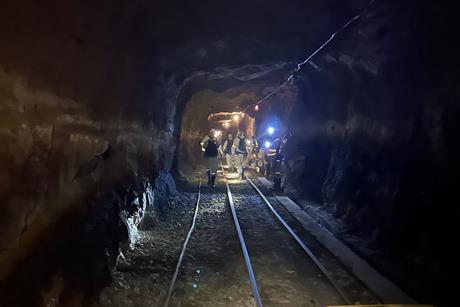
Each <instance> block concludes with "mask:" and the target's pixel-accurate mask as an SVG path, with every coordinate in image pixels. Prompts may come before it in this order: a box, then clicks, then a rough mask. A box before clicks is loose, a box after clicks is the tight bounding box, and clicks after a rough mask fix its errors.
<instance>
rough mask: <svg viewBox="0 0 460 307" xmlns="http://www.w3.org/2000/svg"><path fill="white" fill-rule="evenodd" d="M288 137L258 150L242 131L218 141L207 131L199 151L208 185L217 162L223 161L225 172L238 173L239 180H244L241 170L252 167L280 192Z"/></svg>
mask: <svg viewBox="0 0 460 307" xmlns="http://www.w3.org/2000/svg"><path fill="white" fill-rule="evenodd" d="M289 136H290V134H286V135H284V136H283V137H282V138H279V139H276V140H274V141H273V142H272V143H270V146H265V147H263V148H262V147H259V144H258V141H257V138H256V137H254V136H253V137H251V138H250V139H247V138H246V136H245V133H244V131H241V130H240V131H238V133H237V135H236V137H235V138H233V135H232V133H228V134H227V137H226V138H225V139H224V140H222V142H219V140H218V139H217V137H216V134H215V131H214V130H211V131H210V132H209V135H207V136H206V137H204V138H203V140H202V141H201V148H202V151H203V152H204V158H205V161H206V172H207V175H208V185H209V186H210V187H215V180H216V173H217V169H218V167H219V160H220V158H221V160H223V161H225V163H226V165H227V167H228V170H229V171H230V172H231V171H236V172H238V175H239V178H240V179H241V180H244V179H245V175H244V172H245V169H246V167H247V166H252V167H253V168H254V169H256V171H257V172H260V173H262V174H263V175H265V176H266V177H268V178H273V181H274V187H275V189H277V190H281V189H282V185H283V181H284V179H285V173H286V172H285V168H286V159H285V158H286V157H285V156H286V153H285V148H286V146H285V145H286V143H287V140H288V138H289Z"/></svg>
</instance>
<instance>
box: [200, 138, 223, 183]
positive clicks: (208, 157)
mask: <svg viewBox="0 0 460 307" xmlns="http://www.w3.org/2000/svg"><path fill="white" fill-rule="evenodd" d="M200 145H201V150H202V151H203V152H204V154H203V157H204V159H205V161H206V173H207V175H208V186H209V187H215V186H216V185H215V181H216V173H217V168H218V156H219V151H218V148H219V146H218V144H217V139H216V137H215V134H214V131H213V130H211V131H210V132H209V134H208V135H207V136H205V137H204V138H203V140H202V141H201V143H200Z"/></svg>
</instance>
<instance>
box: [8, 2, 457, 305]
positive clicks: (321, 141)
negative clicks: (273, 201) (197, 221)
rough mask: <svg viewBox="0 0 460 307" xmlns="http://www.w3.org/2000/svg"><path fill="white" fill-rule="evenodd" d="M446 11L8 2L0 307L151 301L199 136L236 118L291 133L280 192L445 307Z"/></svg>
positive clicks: (393, 276) (179, 236)
mask: <svg viewBox="0 0 460 307" xmlns="http://www.w3.org/2000/svg"><path fill="white" fill-rule="evenodd" d="M369 4H370V5H369ZM368 5H369V6H368ZM366 7H367V9H366V10H365V11H363V9H364V8H366ZM357 14H358V15H357ZM353 16H359V18H357V19H356V20H353V22H351V23H350V24H348V25H347V27H346V28H344V29H343V31H340V32H339V33H337V35H335V36H334V37H333V39H332V40H331V41H330V43H328V44H327V45H325V46H324V48H322V49H321V50H319V51H318V53H316V54H315V55H314V57H312V58H311V60H309V61H307V62H306V63H304V64H303V65H302V66H301V69H296V68H297V67H298V66H297V63H299V62H302V61H303V60H304V59H305V58H306V57H307V56H308V55H310V54H312V52H314V51H315V50H318V48H319V47H320V46H321V45H322V44H323V43H324V42H326V41H327V40H328V38H329V37H330V36H331V34H332V33H334V32H335V31H337V30H338V29H341V27H342V25H344V24H345V23H346V22H347V21H348V20H350V18H352V17H353ZM456 17H457V16H456V11H455V9H454V4H450V3H438V2H435V1H430V0H424V1H415V0H408V1H388V0H375V1H371V2H370V3H369V1H367V0H353V1H348V2H344V1H339V0H327V1H319V0H309V1H302V0H292V1H285V2H283V3H281V2H278V1H261V0H252V1H232V2H222V1H201V2H200V1H198V2H197V1H195V2H192V1H180V0H177V1H176V0H174V1H144V0H135V1H124V0H116V1H83V0H72V1H64V2H63V1H55V0H44V1H40V2H39V3H38V2H34V1H29V0H19V1H14V2H13V1H10V2H8V3H3V4H2V9H1V10H0V116H1V117H0V118H1V120H0V144H1V145H0V196H1V199H2V204H1V205H0V208H1V212H2V214H1V215H0V216H1V217H0V306H13V307H14V306H121V305H123V306H147V305H149V306H150V305H151V306H157V305H158V306H159V305H162V303H163V300H164V296H165V295H166V293H167V287H168V285H169V279H168V278H170V276H171V275H172V272H173V271H174V265H175V262H176V261H177V258H178V254H177V253H178V250H176V247H173V243H174V242H175V243H177V244H176V245H177V249H179V247H180V246H181V244H182V240H183V238H184V237H185V234H186V233H187V231H186V230H187V229H188V227H189V226H190V225H189V224H190V223H191V220H190V216H192V214H193V210H192V209H190V208H191V207H190V206H192V205H193V203H194V201H193V199H194V196H193V195H194V194H193V193H195V186H196V185H197V183H198V181H197V178H198V177H197V176H198V175H197V174H198V173H199V172H201V173H204V172H205V170H206V165H205V163H207V162H206V160H205V159H203V152H202V151H201V148H200V141H201V140H202V139H203V137H205V136H206V135H207V134H208V132H209V130H210V129H211V128H214V129H216V130H218V133H220V134H219V141H220V142H221V143H223V141H224V139H225V138H226V137H227V134H228V133H232V134H233V135H234V136H236V134H237V131H238V127H239V128H240V129H241V130H244V131H245V132H246V135H247V137H248V139H250V138H251V137H252V136H255V137H257V138H258V142H259V148H260V149H261V150H265V147H270V146H272V145H273V144H272V143H273V141H274V140H275V139H276V138H282V136H283V135H286V134H288V133H290V134H289V135H290V137H289V140H288V142H287V143H286V147H285V152H284V160H283V163H284V164H283V176H284V177H283V191H282V192H281V193H280V194H279V195H282V196H283V197H284V196H286V197H289V198H290V199H292V200H293V201H295V202H296V203H297V204H298V205H299V208H301V210H303V211H304V212H306V213H307V214H308V215H311V216H312V219H313V220H315V221H317V222H318V223H319V224H320V225H321V227H323V228H325V229H327V231H328V232H329V233H330V235H331V236H333V237H334V239H335V240H337V241H339V242H341V243H343V246H345V247H347V248H349V249H350V250H351V251H353V252H354V253H355V254H356V255H357V256H358V257H360V258H362V259H363V260H365V261H366V262H367V263H368V264H369V265H370V266H371V267H372V268H374V269H375V270H376V271H377V272H379V274H381V275H382V276H384V277H385V278H387V279H388V280H390V281H391V282H392V283H394V284H395V285H396V286H397V287H399V288H400V289H402V291H404V292H405V293H406V294H407V295H408V296H410V297H412V298H413V299H414V301H417V302H420V303H426V304H435V305H437V306H456V304H455V303H454V302H456V301H457V300H458V299H457V296H456V293H455V290H454V289H455V284H456V282H455V280H456V278H455V277H456V272H457V271H458V268H459V266H458V260H457V259H456V258H457V257H456V254H455V252H454V251H455V250H456V246H457V245H458V244H457V242H458V237H459V235H460V231H459V229H458V227H457V223H458V220H459V218H460V214H459V209H458V206H457V202H458V201H457V200H456V199H457V193H456V190H457V185H458V181H459V180H458V174H459V172H460V163H459V158H458V157H459V149H458V148H459V147H458V145H459V144H458V140H459V138H458V132H459V129H458V128H459V123H460V108H459V103H458V101H459V98H460V90H459V89H460V87H459V81H460V78H459V74H458V71H459V65H458V64H459V56H458V55H459V51H460V50H459V48H458V46H457V45H458V44H456V37H457V36H458V35H457V29H458V21H457V20H458V18H456ZM290 76H292V78H291V77H290ZM287 78H289V79H287ZM285 80H288V81H289V82H285ZM283 82H285V83H283ZM280 84H283V86H282V87H280V88H279V86H280ZM267 95H268V96H269V97H268V98H267V99H266V100H264V101H263V102H261V103H257V102H258V101H259V100H260V99H262V98H264V97H267ZM221 113H222V114H223V115H222V114H221ZM243 114H244V117H243V116H242V115H243ZM235 115H237V116H238V119H236V118H235ZM219 116H222V117H219ZM269 127H272V128H273V135H272V134H270V135H268V134H267V129H268V128H269ZM267 142H269V145H268V146H266V144H267ZM267 152H268V149H267ZM222 161H223V162H224V164H225V163H226V162H225V161H224V160H222ZM264 170H265V169H264V167H262V166H261V167H260V168H258V165H257V163H256V162H255V163H254V165H253V167H252V168H251V173H249V172H248V174H250V175H251V176H254V178H257V177H260V178H261V177H264V175H266V174H264ZM219 172H220V170H219ZM218 176H219V178H218V181H217V188H216V190H206V191H207V192H206V193H209V195H211V196H210V197H211V198H210V199H211V200H208V199H207V198H205V200H206V204H207V205H208V206H209V207H212V206H215V208H220V207H218V206H217V205H216V204H215V200H212V197H215V199H218V200H219V201H221V199H220V198H219V196H218V194H219V193H221V192H222V193H224V192H223V191H224V190H223V189H225V183H224V182H225V180H226V179H225V176H224V175H223V174H221V173H218ZM248 176H249V175H248ZM265 177H267V178H268V181H269V182H271V183H273V180H274V179H273V178H274V177H273V176H265ZM284 179H285V181H284ZM242 182H243V181H241V182H240V183H238V184H243V183H242ZM240 190H241V191H242V192H241V191H240V192H238V193H240V194H238V195H237V196H236V203H238V202H239V201H240V196H241V195H243V196H244V195H246V194H245V193H247V191H246V190H245V189H243V188H241V189H240ZM270 193H271V190H270ZM213 195H214V196H213ZM216 195H217V196H216ZM222 195H224V194H222ZM273 195H275V194H273ZM279 195H278V196H279ZM243 196H241V197H243ZM273 197H274V198H275V196H273ZM247 199H249V200H250V197H248V198H247ZM224 203H225V202H224ZM189 207H190V208H189ZM216 210H217V209H216ZM219 210H220V209H219ZM250 210H253V211H248V212H252V213H251V214H256V213H254V212H257V211H256V210H254V209H250ZM283 210H284V209H283ZM207 214H209V212H208V213H207ZM210 220H212V219H210ZM213 223H214V222H213ZM211 224H212V223H211ZM212 225H214V224H212ZM216 225H217V226H216ZM219 225H220V224H219V222H215V225H214V226H212V227H215V228H216V229H214V228H213V230H214V232H215V233H216V234H225V233H226V228H225V227H226V226H225V225H226V224H225V223H222V225H223V226H222V227H224V228H222V229H224V230H225V231H224V230H222V229H221V230H219V229H218V227H219ZM256 226H257V225H256ZM210 227H211V226H210ZM186 228H187V229H186ZM262 228H263V227H260V229H262ZM146 234H149V235H150V234H151V235H152V237H151V241H146V239H145V235H146ZM267 236H268V237H269V236H270V235H267ZM176 241H177V242H176ZM168 242H169V243H168ZM228 242H230V240H229V241H228ZM228 242H227V243H228ZM175 243H174V244H175ZM227 243H226V244H227ZM168 244H170V245H168ZM228 245H229V246H234V245H232V244H231V242H230V243H228ZM174 246H175V245H174ZM235 246H236V247H238V245H235ZM213 250H214V249H213ZM218 250H219V249H218ZM232 252H234V251H233V250H232ZM133 255H134V256H133ZM139 255H140V256H139ZM223 255H225V254H223ZM229 255H230V256H231V255H232V253H229ZM238 255H239V254H238ZM141 256H142V257H141ZM230 256H229V257H230ZM130 257H131V258H130ZM133 257H134V258H133ZM136 257H137V258H136ZM196 257H197V258H199V257H198V256H196ZM232 257H233V256H232ZM237 258H238V257H236V256H235V259H237ZM132 259H137V260H136V261H139V262H138V263H140V264H139V265H138V267H135V268H133V267H132V266H129V264H130V263H131V264H132V263H134V262H135V261H134V260H132ZM232 259H233V258H232ZM238 259H239V258H238ZM130 261H131V262H130ZM149 261H150V262H149ZM294 262H295V261H294ZM160 264H162V265H163V266H160ZM345 266H346V264H345ZM146 267H147V268H150V269H151V271H149V273H148V274H146V276H147V277H145V278H147V279H146V280H136V279H135V278H134V277H132V276H134V274H135V273H136V272H137V271H138V270H141V269H144V268H146ZM152 267H155V270H154V269H152ZM168 270H169V271H168ZM286 270H287V269H286ZM133 272H134V273H133ZM123 274H125V275H123ZM130 274H131V275H130ZM155 274H158V276H159V277H155V278H156V279H155V280H153V277H152V276H157V275H155ZM168 274H169V275H168ZM120 276H122V277H120ZM126 276H131V277H130V278H131V279H129V278H128V277H126ZM123 278H125V279H123ZM163 278H164V279H163ZM232 278H233V277H232ZM358 279H359V278H358ZM129 280H131V281H132V283H131V284H130V281H129ZM152 280H153V281H152ZM223 283H225V282H223ZM229 283H230V281H229ZM147 284H148V287H149V288H145V287H147ZM146 289H148V291H150V292H151V293H152V294H151V296H150V297H148V299H146V300H145V301H142V302H143V303H140V301H136V299H135V298H132V297H141V296H142V297H143V295H144V293H145V292H148V291H147V290H146ZM216 291H217V290H216ZM219 291H220V290H219ZM184 293H188V292H184ZM248 293H249V292H248ZM182 294H183V293H182ZM182 294H181V295H182ZM119 295H125V296H126V297H128V298H129V299H126V300H122V299H120V300H119V301H117V299H118V297H119ZM177 295H179V294H177ZM183 295H185V294H183ZM216 295H217V294H216ZM245 295H246V294H245ZM248 295H249V294H248ZM264 295H265V294H264ZM149 300H150V301H149ZM229 302H230V301H229ZM229 302H227V303H228V305H232V306H239V304H240V303H241V302H238V303H236V302H231V303H229ZM195 303H196V304H197V305H200V302H199V299H197V301H196V302H195ZM252 303H253V301H250V302H249V303H247V304H248V305H249V306H252V305H253V304H252ZM385 303H387V302H385ZM390 303H398V302H396V301H395V302H390ZM290 304H291V305H289V304H287V305H286V306H296V305H297V304H295V303H292V302H290ZM310 304H311V306H317V305H314V304H313V303H310ZM191 305H193V304H191ZM243 305H244V304H243ZM274 305H276V304H274ZM298 305H300V304H298ZM200 306H201V305H200ZM203 306H206V304H205V303H203Z"/></svg>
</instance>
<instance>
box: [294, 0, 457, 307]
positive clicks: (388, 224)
mask: <svg viewBox="0 0 460 307" xmlns="http://www.w3.org/2000/svg"><path fill="white" fill-rule="evenodd" d="M444 9H446V8H445V7H440V6H439V7H438V6H437V5H434V4H428V3H423V4H422V3H415V2H411V3H404V4H390V3H380V4H376V6H375V9H374V10H373V12H372V14H369V15H368V16H367V17H366V18H365V19H364V20H363V22H362V23H360V25H359V26H357V27H356V28H355V29H354V30H353V33H350V34H348V35H347V37H346V38H345V36H344V37H343V38H342V39H339V43H338V46H337V47H336V48H334V50H337V51H338V50H340V52H333V51H331V52H328V53H327V54H325V55H323V56H321V57H320V58H317V59H316V60H314V62H315V65H316V67H313V66H312V67H309V68H308V69H307V71H306V72H304V73H303V74H302V75H300V76H299V77H298V79H297V82H296V84H297V85H298V87H299V89H300V100H301V102H300V103H298V104H297V107H296V108H297V110H296V112H294V113H293V116H292V117H291V122H292V123H291V128H293V129H294V130H297V136H296V137H294V138H293V140H292V144H291V146H292V149H291V155H292V159H293V160H295V159H298V160H299V161H300V160H301V159H299V158H298V157H299V156H302V157H303V159H304V160H305V161H304V162H302V163H300V164H298V167H297V169H294V170H293V172H292V174H291V176H292V177H293V178H294V179H295V178H297V179H298V178H301V184H298V185H297V189H298V190H300V191H303V193H304V196H307V197H309V198H311V199H314V200H316V201H319V202H324V204H325V206H326V209H327V210H329V211H330V212H332V213H333V214H334V215H335V216H336V217H337V218H340V219H342V220H343V221H345V222H346V224H347V225H348V226H349V229H350V232H351V233H353V234H355V235H358V236H359V237H361V238H362V239H364V240H366V241H367V242H368V244H369V247H370V248H372V249H375V250H377V251H378V255H379V256H381V257H383V258H386V259H387V260H388V259H391V261H393V264H394V267H393V269H387V270H386V273H387V274H389V275H390V276H391V277H392V278H394V279H395V280H397V281H398V282H400V283H401V284H402V285H403V287H405V288H406V289H407V291H409V292H410V293H411V294H412V295H414V296H415V297H417V298H419V299H421V300H423V301H429V302H438V303H441V301H442V303H443V304H446V303H448V301H449V299H450V297H449V296H448V295H446V293H445V292H444V291H445V289H442V288H441V287H440V286H437V285H439V284H445V283H446V282H447V280H448V274H447V272H449V270H451V269H452V268H453V267H457V265H456V264H455V263H454V262H452V261H449V259H450V256H449V253H448V252H445V251H444V250H445V248H443V247H442V245H441V243H440V242H441V241H442V239H441V238H442V237H444V236H446V235H447V234H449V235H452V234H455V236H456V235H458V234H459V232H458V230H456V229H455V227H454V226H453V225H455V224H456V220H457V219H458V217H459V210H458V208H457V207H456V206H454V205H453V203H452V200H449V199H455V185H456V184H455V183H456V182H457V181H458V180H457V179H456V176H457V174H458V172H459V170H460V168H459V167H460V164H459V162H458V159H457V158H456V153H458V148H459V147H458V141H457V139H458V138H456V137H454V136H453V135H454V134H455V133H457V132H458V131H459V126H458V123H459V119H460V118H459V115H460V113H459V108H458V104H456V103H455V101H458V99H459V92H458V90H457V89H456V88H457V86H456V85H455V84H458V82H459V78H458V75H457V73H456V72H455V69H454V67H457V68H458V62H459V61H458V57H457V56H456V55H455V52H457V51H458V48H454V49H455V50H456V51H453V50H451V49H449V50H446V49H444V47H443V44H445V43H446V42H447V41H448V40H447V38H448V37H449V36H450V35H453V33H452V31H453V28H451V27H450V26H452V25H451V23H452V22H453V21H452V20H453V19H452V18H453V17H452V16H450V15H449V13H447V12H445V11H444ZM433 12H437V13H438V14H439V15H438V16H436V17H433V15H432V14H433ZM441 50H443V51H441ZM444 52H445V53H444ZM296 114H302V115H296ZM302 161H303V160H302ZM294 163H295V161H292V162H291V164H292V165H294ZM298 168H300V169H301V170H300V171H299V169H298ZM409 276H411V277H409ZM434 284H437V285H434ZM442 303H441V304H442Z"/></svg>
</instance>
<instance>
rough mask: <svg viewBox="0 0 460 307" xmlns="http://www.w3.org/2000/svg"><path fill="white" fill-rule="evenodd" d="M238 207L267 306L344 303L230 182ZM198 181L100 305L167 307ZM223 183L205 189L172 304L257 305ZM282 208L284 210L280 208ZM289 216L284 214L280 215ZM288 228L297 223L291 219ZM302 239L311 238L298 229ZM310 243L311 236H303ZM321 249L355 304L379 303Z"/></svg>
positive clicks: (183, 192) (253, 200) (153, 230)
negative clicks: (165, 303)
mask: <svg viewBox="0 0 460 307" xmlns="http://www.w3.org/2000/svg"><path fill="white" fill-rule="evenodd" d="M229 182H230V187H231V189H232V192H233V193H234V203H235V209H236V213H237V216H238V219H239V220H240V224H241V228H242V231H243V234H244V236H245V240H246V244H247V248H248V251H249V255H250V256H251V261H252V264H253V268H254V273H255V275H256V279H257V283H258V287H259V290H260V294H261V298H262V301H263V303H264V305H265V306H309V307H312V306H324V305H327V304H336V305H337V304H341V303H344V301H343V299H342V298H341V297H340V296H339V295H338V294H337V291H336V290H334V288H333V287H332V286H331V284H330V283H329V282H328V280H327V279H326V278H325V276H324V275H323V274H322V273H321V272H320V271H319V269H318V268H317V267H316V266H315V265H314V263H313V262H312V261H311V260H310V259H309V258H308V256H307V255H306V254H305V252H304V251H303V250H302V249H301V248H300V247H299V246H298V244H297V243H296V242H295V241H294V239H292V238H291V237H290V235H289V234H288V233H287V232H286V231H285V229H284V228H283V226H281V225H280V224H279V223H278V222H277V220H276V219H275V218H274V216H273V215H272V214H271V212H270V211H269V210H268V209H267V208H266V207H265V205H264V204H263V202H262V201H261V199H260V198H259V197H258V196H257V195H256V194H255V192H254V191H253V190H252V188H251V187H250V186H249V184H248V183H247V182H241V181H238V180H229ZM197 185H198V182H197V180H196V178H195V179H193V178H191V179H190V180H189V182H188V184H186V185H185V186H184V188H182V189H179V190H180V191H179V192H178V193H177V195H176V196H175V197H174V198H173V199H172V201H171V202H170V204H169V207H168V208H167V210H166V211H165V212H166V213H165V216H164V219H159V218H155V217H153V218H152V217H151V221H150V225H149V227H148V228H147V229H145V230H142V231H141V232H140V236H141V239H140V242H139V244H138V246H137V247H136V249H135V250H134V251H130V252H127V253H126V254H125V258H126V259H125V260H122V261H120V264H119V265H118V267H117V269H116V272H115V273H114V282H113V283H112V284H111V286H110V287H108V288H106V289H105V290H104V291H103V293H102V295H101V299H100V303H99V306H162V305H163V303H164V300H165V299H166V294H167V291H168V287H169V283H170V280H171V278H172V276H173V272H174V268H175V265H176V262H177V259H178V257H179V253H180V248H181V245H182V242H183V240H184V238H185V235H186V233H187V231H188V229H189V227H190V224H191V221H192V217H193V210H194V206H195V202H196V197H197V195H196V193H195V192H196V186H197ZM225 192H226V187H225V183H224V181H223V179H222V178H220V179H219V180H218V185H217V187H216V188H215V189H210V188H207V187H203V188H202V198H201V202H200V208H199V213H198V216H197V223H196V228H195V230H194V232H193V234H192V237H191V240H190V242H189V245H188V247H187V250H186V253H185V257H184V260H183V264H182V267H181V270H180V272H179V276H178V278H177V283H176V286H175V290H174V292H173V296H172V299H171V303H170V306H255V301H254V298H253V295H252V291H251V285H250V283H249V278H248V273H247V269H246V266H245V263H244V259H243V255H242V252H241V248H240V243H239V241H238V237H237V234H236V230H235V227H234V224H233V220H232V216H231V211H230V208H229V205H228V203H227V201H226V195H225ZM276 206H277V209H278V210H281V211H282V208H280V207H278V206H279V204H276ZM281 213H282V215H286V212H284V211H283V212H281ZM286 218H288V221H289V223H293V224H295V221H293V220H292V219H290V217H289V216H288V215H286ZM296 227H297V225H294V228H295V229H296V231H298V232H299V235H301V236H302V238H304V237H306V236H308V234H305V233H302V230H301V229H300V228H299V229H297V228H296ZM305 240H311V238H305ZM316 244H317V246H315V249H316V251H317V252H318V253H319V256H320V258H321V259H322V260H324V261H326V262H327V265H328V268H329V269H331V270H335V275H334V277H336V278H338V281H339V282H340V284H341V285H342V286H343V287H344V288H345V289H346V291H348V292H349V294H350V297H352V299H353V301H354V302H361V303H375V302H376V300H375V298H374V297H373V296H372V294H371V293H370V292H368V291H367V290H365V288H364V287H363V286H362V285H361V284H359V283H358V282H356V281H355V280H353V278H351V277H349V276H348V275H347V274H348V273H347V272H345V270H344V269H343V268H342V267H341V266H340V264H338V263H334V261H333V260H331V259H329V258H330V257H331V256H330V255H329V254H328V253H327V251H324V250H321V248H322V247H321V246H319V245H318V243H316Z"/></svg>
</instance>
